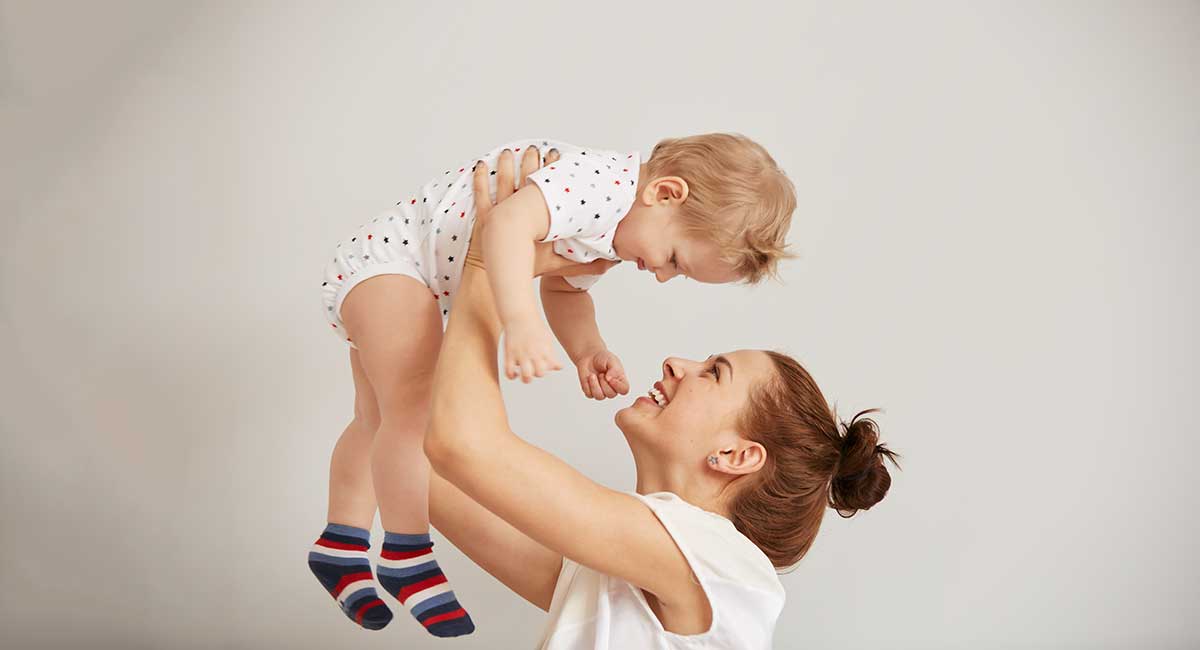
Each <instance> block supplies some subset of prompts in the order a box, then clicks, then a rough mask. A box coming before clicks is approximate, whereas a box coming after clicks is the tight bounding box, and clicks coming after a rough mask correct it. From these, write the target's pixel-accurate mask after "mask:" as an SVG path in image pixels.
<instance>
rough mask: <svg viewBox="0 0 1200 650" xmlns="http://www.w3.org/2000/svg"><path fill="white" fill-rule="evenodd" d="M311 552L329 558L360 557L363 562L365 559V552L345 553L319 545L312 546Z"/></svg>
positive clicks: (338, 549) (343, 550)
mask: <svg viewBox="0 0 1200 650" xmlns="http://www.w3.org/2000/svg"><path fill="white" fill-rule="evenodd" d="M312 552H314V553H320V554H321V555H328V556H330V557H361V558H363V559H364V560H365V559H366V558H367V552H366V551H347V550H345V549H341V548H329V547H328V546H321V545H319V544H313V545H312Z"/></svg>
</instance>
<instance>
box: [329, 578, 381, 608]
mask: <svg viewBox="0 0 1200 650" xmlns="http://www.w3.org/2000/svg"><path fill="white" fill-rule="evenodd" d="M374 588H375V581H374V580H359V581H358V582H351V583H350V584H348V585H346V588H345V589H343V590H342V593H340V594H338V603H340V604H342V605H345V604H346V601H348V600H350V599H351V598H350V597H351V596H355V595H358V593H359V592H361V591H363V590H364V589H374Z"/></svg>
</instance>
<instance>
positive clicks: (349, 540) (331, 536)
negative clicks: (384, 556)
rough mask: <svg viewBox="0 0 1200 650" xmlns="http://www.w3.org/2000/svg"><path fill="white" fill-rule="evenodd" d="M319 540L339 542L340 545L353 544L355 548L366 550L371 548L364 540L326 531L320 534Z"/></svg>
mask: <svg viewBox="0 0 1200 650" xmlns="http://www.w3.org/2000/svg"><path fill="white" fill-rule="evenodd" d="M321 539H327V540H330V541H333V542H340V543H342V544H354V545H356V546H366V547H367V548H371V543H370V542H369V541H368V540H366V539H362V538H361V537H351V536H349V535H339V534H337V533H331V532H328V531H326V532H324V533H321Z"/></svg>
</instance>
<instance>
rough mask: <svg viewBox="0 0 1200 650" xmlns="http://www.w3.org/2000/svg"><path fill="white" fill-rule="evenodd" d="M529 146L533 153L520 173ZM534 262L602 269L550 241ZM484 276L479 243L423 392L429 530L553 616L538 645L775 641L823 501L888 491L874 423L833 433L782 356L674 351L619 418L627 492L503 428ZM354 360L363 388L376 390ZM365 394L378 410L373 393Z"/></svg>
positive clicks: (502, 183) (812, 389)
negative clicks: (558, 252) (565, 255)
mask: <svg viewBox="0 0 1200 650" xmlns="http://www.w3.org/2000/svg"><path fill="white" fill-rule="evenodd" d="M551 154H553V152H551ZM539 156H540V154H539V153H538V152H537V151H536V150H534V151H529V150H527V151H526V152H525V157H524V158H523V160H522V165H521V179H522V180H523V179H524V176H525V174H527V173H529V172H530V171H532V170H533V169H535V168H536V167H537V165H538V163H539V162H540V158H539ZM547 159H548V161H552V160H554V159H555V158H554V157H553V155H551V156H548V158H547ZM512 168H513V165H512V164H511V157H508V158H505V157H502V158H501V160H500V164H499V170H498V171H497V174H498V180H499V182H498V184H497V186H498V188H499V189H498V192H497V200H498V201H501V200H503V199H504V198H506V197H507V196H508V195H510V194H512V187H513V182H512V179H511V177H510V176H511V174H506V172H508V171H509V170H511V169H512ZM487 174H488V170H487V169H486V168H485V167H483V166H480V168H479V169H477V170H476V174H475V179H476V205H477V206H478V217H477V221H478V223H479V224H480V225H477V227H503V224H502V223H497V224H487V223H485V222H486V220H487V218H488V213H489V212H490V209H489V208H488V207H487V206H490V205H491V197H490V196H489V195H488V190H487V182H486V181H487ZM477 239H478V238H475V237H473V240H477ZM535 267H536V268H535V270H536V271H537V273H538V274H539V275H545V274H552V275H554V274H558V275H564V274H574V273H595V272H597V270H601V271H602V270H604V269H597V267H595V266H594V265H588V266H582V265H577V264H571V263H569V262H567V261H566V260H563V259H561V258H557V257H556V256H555V255H554V254H553V253H552V252H551V251H549V249H548V248H547V247H543V248H542V249H540V250H539V253H538V258H537V261H536V264H535ZM484 274H485V271H484V269H483V265H482V260H480V259H479V257H478V252H477V249H476V248H475V247H474V246H472V253H471V255H470V256H469V260H468V268H467V270H465V271H464V274H463V278H462V282H461V285H460V287H459V290H458V292H459V293H458V301H457V305H456V307H455V310H454V312H453V313H452V314H451V317H450V322H449V325H448V327H447V330H446V334H445V339H444V341H443V344H442V350H441V353H440V356H439V363H438V366H437V369H436V372H435V374H434V377H433V381H432V386H431V388H432V390H433V400H432V407H431V413H430V420H429V427H428V431H427V434H426V441H425V451H426V454H427V456H428V457H429V461H430V463H431V465H432V468H433V470H434V471H433V473H432V474H431V476H432V479H431V484H430V517H431V520H432V523H433V525H434V526H435V527H437V528H438V529H439V530H440V531H442V533H443V534H444V535H446V537H447V538H449V539H450V541H451V542H453V543H454V544H455V545H456V546H458V547H459V548H460V549H461V550H462V551H463V552H465V553H466V554H467V555H468V556H469V557H471V559H472V560H474V561H475V562H476V563H477V564H479V565H480V566H481V567H483V568H484V569H485V570H486V571H488V572H489V573H491V574H492V575H493V576H495V577H496V578H497V579H499V580H500V581H501V582H503V583H504V584H505V585H507V586H508V587H509V588H510V589H512V590H513V591H514V592H515V593H517V594H518V595H520V596H521V597H523V598H525V599H526V600H528V601H529V602H531V603H533V604H534V605H536V606H538V607H540V608H542V609H544V610H547V611H549V613H550V620H549V622H548V625H547V628H546V632H545V636H544V638H543V640H542V644H541V647H542V648H555V649H557V648H582V647H586V648H622V649H623V648H681V647H687V648H701V647H702V648H769V647H770V646H771V637H772V633H773V631H774V626H775V620H776V618H777V617H778V615H779V612H780V610H781V609H782V607H783V600H784V593H783V588H782V585H781V584H780V582H779V579H778V577H777V575H776V569H779V568H784V567H788V566H790V565H792V564H794V563H795V562H797V561H798V560H799V559H800V558H801V557H802V556H803V555H804V553H805V552H806V551H807V550H808V548H809V546H810V545H811V544H812V541H813V538H814V537H815V535H816V533H817V529H818V527H819V526H820V522H821V518H822V515H823V514H824V509H825V508H826V507H827V506H832V507H834V508H836V509H838V511H839V512H840V513H842V514H843V515H844V516H850V515H852V514H853V513H854V512H855V511H857V510H860V509H867V508H870V507H871V506H872V505H874V504H875V503H877V502H878V501H879V500H880V499H882V498H883V496H884V494H885V493H886V492H887V489H888V486H889V485H890V482H891V480H890V477H889V475H888V472H887V470H886V468H885V467H884V465H883V458H884V457H889V458H890V457H891V456H892V452H890V451H889V450H888V449H886V447H884V446H883V445H880V444H878V431H877V429H876V427H875V424H874V423H873V422H872V421H871V420H869V419H866V418H862V417H860V416H861V415H862V414H859V416H855V418H854V419H853V420H852V421H851V422H850V423H849V424H848V425H845V424H843V425H842V427H843V428H842V430H839V427H838V424H837V422H836V420H835V418H834V415H833V414H832V412H831V411H830V409H829V408H828V406H827V404H826V402H825V400H824V398H823V397H822V395H821V393H820V391H819V390H818V388H817V386H816V384H815V383H814V382H813V380H812V378H811V377H809V375H808V373H807V372H805V371H804V369H803V368H801V367H800V366H799V365H798V364H797V363H796V362H795V361H794V360H792V359H791V358H789V357H787V356H784V355H781V354H777V353H774V352H764V351H754V350H739V351H736V352H730V353H726V354H723V355H719V356H716V357H710V358H709V359H706V360H704V361H689V360H685V359H677V358H669V359H666V360H665V361H664V363H663V378H662V380H661V381H660V382H656V383H655V386H654V389H653V391H652V395H653V396H654V399H651V397H647V396H643V397H639V398H638V399H637V400H636V401H635V402H634V403H633V405H631V406H629V407H627V408H625V409H622V410H621V411H620V412H618V413H617V417H616V422H617V425H618V427H619V428H620V429H621V431H622V432H623V433H624V434H625V437H626V440H627V442H628V443H629V447H630V451H631V452H632V453H633V457H634V463H635V465H636V468H637V490H636V492H634V493H624V492H617V491H614V490H610V489H608V488H606V487H604V486H601V485H599V484H597V483H595V482H593V481H591V480H590V479H588V478H587V477H585V476H583V475H582V474H580V473H579V472H577V471H575V470H574V469H572V468H571V467H570V466H568V465H567V464H565V463H564V462H562V461H561V460H559V459H558V458H556V457H555V456H553V455H551V454H549V453H547V452H545V451H543V450H541V449H539V448H537V447H534V446H532V445H530V444H528V443H526V442H525V441H524V440H522V439H521V438H519V437H517V436H516V435H515V434H514V433H513V432H512V431H511V430H510V429H509V427H508V424H507V419H506V416H505V412H504V405H503V403H502V401H501V396H500V387H499V382H498V378H497V376H498V375H497V365H496V345H497V342H498V339H499V334H500V331H499V321H498V320H497V317H496V313H495V307H494V305H493V303H492V296H491V291H490V288H489V286H488V283H487V278H486V276H485V275H484ZM373 281H374V279H373V280H372V281H369V282H366V283H364V284H363V286H362V287H360V288H359V289H358V290H357V291H356V292H355V293H354V294H352V296H351V298H354V299H356V300H358V301H360V302H362V303H363V304H360V305H359V309H368V308H370V305H369V304H368V303H370V302H373V301H385V300H386V299H387V296H386V291H385V290H384V289H383V288H382V285H379V286H377V287H376V289H375V290H371V289H370V285H371V283H372V282H373ZM349 300H350V298H348V299H347V302H349ZM345 311H348V312H350V313H354V311H355V309H349V310H345ZM346 325H347V327H348V328H349V329H351V331H352V332H353V323H352V322H351V321H349V320H347V322H346ZM354 336H356V337H358V336H359V334H358V333H354ZM354 354H355V351H354V350H352V351H351V357H352V358H351V362H352V366H353V367H354V372H355V385H356V388H357V389H358V390H359V394H360V396H362V395H363V394H364V393H365V394H367V395H370V394H372V393H373V389H372V380H373V378H371V377H369V376H368V374H367V373H365V372H364V371H363V370H362V368H361V365H360V364H359V363H358V362H357V361H356V360H355V359H354V358H353V357H354ZM357 404H359V406H360V410H361V411H363V412H370V410H371V407H372V403H371V400H370V398H369V397H368V398H365V399H363V398H360V400H359V402H357ZM376 411H377V407H376Z"/></svg>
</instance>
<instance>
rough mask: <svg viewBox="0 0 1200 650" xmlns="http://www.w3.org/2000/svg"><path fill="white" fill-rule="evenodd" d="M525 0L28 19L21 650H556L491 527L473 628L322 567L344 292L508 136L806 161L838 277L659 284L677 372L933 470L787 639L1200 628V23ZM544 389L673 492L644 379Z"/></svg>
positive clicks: (1123, 6) (18, 542)
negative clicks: (407, 612)
mask: <svg viewBox="0 0 1200 650" xmlns="http://www.w3.org/2000/svg"><path fill="white" fill-rule="evenodd" d="M510 4H512V6H511V7H504V6H502V5H503V3H469V2H461V1H459V2H447V3H436V4H435V3H427V4H409V5H403V4H399V3H379V4H365V3H360V4H355V5H353V6H349V5H347V6H341V5H340V3H334V2H328V3H308V4H303V5H302V4H300V3H283V2H279V3H271V4H267V3H254V4H246V3H240V2H238V3H234V2H229V3H216V4H212V3H207V4H194V3H186V4H168V3H162V2H151V1H148V0H147V1H131V0H120V1H109V2H103V3H102V2H95V3H93V2H44V1H38V2H28V1H26V2H12V1H11V0H3V1H0V38H2V40H0V127H2V128H0V152H3V157H2V165H3V167H2V168H0V208H2V215H3V226H4V228H3V237H2V240H0V241H2V243H0V245H2V247H3V248H2V255H0V263H2V264H3V266H2V274H0V280H2V283H0V301H2V302H0V319H2V320H0V340H3V344H2V345H0V355H2V356H0V368H3V371H2V375H0V380H2V382H3V383H2V385H0V406H2V408H0V426H2V431H3V436H2V437H0V506H2V508H3V510H2V517H0V540H2V543H3V552H0V581H2V582H3V586H2V588H0V645H2V646H4V647H8V648H35V647H47V648H50V647H67V646H76V647H94V648H108V647H111V648H134V647H147V648H150V647H154V648H166V647H171V648H269V647H289V648H327V647H347V648H350V647H354V648H425V647H462V648H467V647H470V648H521V647H529V646H530V644H532V643H533V641H534V640H535V639H536V638H537V637H538V635H539V633H540V630H541V626H542V621H543V620H544V617H543V614H542V613H541V612H539V611H537V610H536V609H534V608H533V607H531V606H529V605H526V604H524V603H522V602H521V601H519V600H518V599H517V598H516V597H515V596H512V595H510V594H509V593H507V591H506V590H505V589H504V588H503V587H502V586H501V585H499V583H497V582H496V581H494V580H492V579H491V578H490V577H489V576H487V575H486V574H484V573H483V572H482V571H481V570H479V569H478V568H476V567H474V565H472V564H471V563H470V562H469V561H468V560H466V559H465V558H464V557H463V556H461V555H460V554H458V553H457V552H456V551H455V550H453V549H452V548H451V547H450V546H449V545H448V544H444V543H443V544H441V545H440V546H439V548H441V558H442V563H443V565H444V566H445V567H446V568H447V572H448V573H449V575H450V576H451V577H452V579H453V580H454V584H455V587H456V589H457V591H458V593H459V594H460V595H461V596H462V598H463V601H464V602H465V603H466V604H467V606H468V607H470V608H471V612H472V615H473V616H474V618H475V620H476V621H477V623H478V625H479V630H478V632H477V633H476V634H475V635H474V636H473V637H470V638H466V639H461V640H456V641H451V642H443V643H434V642H433V641H431V640H430V638H429V637H427V636H425V634H424V632H422V631H421V630H420V629H419V628H418V627H417V626H416V625H415V624H414V623H411V622H410V621H407V620H405V619H403V618H401V619H398V620H397V621H396V623H394V624H393V625H392V627H391V628H389V629H387V630H385V631H384V632H381V633H372V634H368V633H364V632H360V631H358V630H357V629H355V628H354V626H353V625H351V624H350V623H349V622H348V621H346V620H345V619H344V618H343V617H342V615H341V614H340V613H338V612H337V611H336V609H335V608H334V606H333V604H332V603H331V602H330V600H329V596H328V595H326V594H325V593H323V592H322V590H321V589H320V587H318V585H317V583H316V582H315V580H314V579H313V578H312V576H311V575H310V574H309V573H308V569H307V568H306V566H305V554H306V552H307V547H308V545H309V544H310V543H311V541H312V540H313V539H314V538H315V536H316V535H317V533H318V532H319V531H320V529H321V527H322V525H323V523H324V512H325V492H326V471H327V463H328V460H329V452H330V450H331V449H332V445H333V443H334V440H335V438H336V436H337V435H338V434H339V433H340V431H341V429H342V427H343V426H344V425H345V424H346V422H347V421H348V418H349V416H350V413H351V403H352V386H351V383H350V373H349V365H348V362H347V352H346V350H345V348H344V347H342V346H341V345H339V344H338V342H337V340H336V338H335V337H334V336H333V334H331V333H330V332H329V331H327V330H328V326H327V325H326V324H325V322H324V320H323V318H322V314H321V307H320V301H319V293H318V287H319V284H320V271H321V269H322V266H323V264H324V262H326V261H327V256H328V255H329V251H330V250H331V248H332V246H333V243H334V242H335V241H336V240H337V239H339V238H340V237H342V236H344V235H346V234H347V233H348V232H349V231H350V230H351V229H353V228H355V227H357V226H358V225H359V224H360V223H362V222H364V221H365V220H366V219H367V218H368V217H369V216H370V215H372V214H373V213H374V212H375V211H376V210H379V209H381V208H382V207H385V206H387V205H390V204H391V203H392V202H394V201H396V200H398V197H400V196H403V195H405V193H407V192H409V191H410V190H411V189H413V188H415V187H416V186H417V185H419V184H420V183H422V182H424V181H425V180H426V179H427V178H429V177H431V176H432V175H434V174H436V173H437V172H438V171H439V170H441V169H442V168H443V166H444V165H446V164H450V163H453V162H455V161H460V160H463V159H464V158H466V157H470V156H471V155H473V154H475V153H476V152H478V151H482V150H484V148H485V147H490V146H493V145H495V144H498V143H500V142H504V141H506V140H509V139H514V138H519V137H529V136H534V135H540V134H547V135H552V136H554V137H559V138H563V139H566V140H569V141H574V142H579V143H594V144H595V145H597V146H605V147H611V148H618V149H619V148H630V149H633V148H637V149H639V150H641V151H642V152H643V154H648V153H649V151H650V148H651V147H652V146H653V144H654V142H656V140H657V139H658V138H660V137H665V136H673V135H683V134H690V133H697V132H706V131H716V130H730V131H740V132H743V133H746V134H747V135H749V136H751V137H753V138H756V139H757V140H759V141H760V142H762V143H763V144H765V145H766V146H767V147H768V148H769V149H770V150H771V151H772V152H773V154H774V155H775V157H776V158H777V160H778V161H779V162H780V163H781V164H782V166H783V167H784V168H785V169H786V170H787V171H788V173H789V175H790V176H791V177H792V178H793V179H794V180H795V182H796V185H797V187H798V189H799V201H800V204H799V210H798V211H797V214H796V220H795V226H794V227H793V229H792V235H791V240H792V241H793V242H794V244H795V248H796V250H797V251H798V252H799V253H800V254H801V256H802V257H801V259H800V260H799V261H797V262H794V263H790V264H788V265H787V266H786V267H785V268H784V274H785V283H783V284H769V285H766V286H762V287H759V288H756V289H751V290H747V289H744V288H738V287H715V288H714V287H709V286H702V285H698V284H694V283H689V282H687V281H684V280H679V281H675V282H672V283H671V284H670V285H667V286H665V287H664V286H658V285H657V284H655V283H654V282H652V281H651V280H650V278H648V277H646V276H645V275H643V274H638V273H637V272H636V270H634V269H631V268H618V269H616V270H615V271H614V272H613V273H612V274H611V275H610V277H609V278H607V279H606V280H605V281H604V282H601V283H600V284H599V285H598V286H597V288H596V289H595V293H596V295H597V302H598V304H599V305H600V306H601V311H600V321H601V326H602V328H603V331H604V332H605V334H606V336H607V338H608V340H609V342H610V344H611V345H612V346H613V348H614V349H615V350H617V351H618V352H619V353H620V354H621V355H622V356H623V358H624V359H625V362H626V364H627V367H628V370H629V372H630V375H631V378H632V381H633V384H634V386H635V390H639V391H640V390H641V389H643V388H645V387H648V386H649V384H650V382H651V381H652V379H653V378H654V377H656V374H655V373H656V372H657V368H658V365H659V363H660V362H661V360H662V358H663V357H664V356H665V355H668V354H679V355H688V356H692V357H697V358H699V357H704V356H706V355H708V354H710V353H714V352H718V351H722V350H728V349H733V348H737V347H744V346H766V347H774V348H779V349H783V350H785V351H789V352H791V353H793V354H795V355H797V356H798V358H800V359H801V361H802V362H803V363H805V364H806V365H807V367H808V368H809V369H810V370H811V371H812V372H813V374H814V376H815V377H816V378H817V380H818V381H819V383H820V384H821V386H822V387H823V389H824V391H825V393H826V395H827V397H829V398H830V399H831V400H836V401H837V405H838V407H839V410H840V411H841V412H842V413H844V414H847V415H848V414H851V413H852V412H853V411H855V410H857V409H860V408H867V407H873V406H881V407H884V408H886V409H887V412H886V414H885V415H883V416H882V417H881V418H880V422H881V424H882V427H883V431H884V434H885V436H886V437H887V439H888V440H889V441H890V443H891V444H892V445H893V446H894V447H895V448H896V449H897V450H899V451H901V452H902V453H903V454H904V455H905V462H904V471H903V472H899V473H896V474H895V480H894V483H893V486H892V492H891V494H890V495H889V496H888V498H887V499H886V500H885V501H883V502H882V503H881V504H880V505H879V506H878V507H877V508H876V509H874V510H872V511H870V512H866V513H863V514H862V515H861V516H859V517H855V518H854V519H852V520H848V521H843V520H840V519H838V518H837V517H836V516H832V515H831V516H830V517H829V518H827V519H826V522H825V528H824V529H823V531H822V533H821V535H820V537H819V539H818V540H817V543H816V545H815V546H814V548H813V550H812V552H811V553H810V554H809V556H808V557H807V558H806V559H805V560H804V561H803V562H802V564H801V565H800V567H799V568H798V569H797V570H796V571H795V572H793V573H791V574H789V575H786V576H784V578H783V581H784V584H785V585H786V587H787V590H788V602H787V607H786V609H785V610H784V613H783V616H782V618H781V620H780V621H779V625H778V629H777V646H778V647H780V648H1084V647H1087V648H1093V647H1096V648H1099V647H1111V648H1119V647H1138V648H1171V647H1178V648H1182V647H1196V646H1197V644H1200V625H1198V624H1197V622H1196V613H1197V611H1198V610H1200V580H1198V578H1200V571H1198V569H1197V560H1196V557H1195V555H1194V553H1195V548H1196V542H1197V514H1196V513H1197V512H1200V499H1198V497H1197V495H1196V488H1197V483H1198V481H1197V478H1196V474H1197V472H1196V470H1195V469H1194V463H1195V456H1194V454H1193V453H1192V451H1193V447H1194V445H1193V444H1192V439H1193V437H1194V436H1195V435H1196V433H1197V431H1196V429H1197V427H1196V426H1195V424H1194V420H1193V414H1192V412H1191V411H1192V408H1193V406H1194V397H1193V396H1194V395H1195V393H1196V391H1197V389H1200V375H1198V372H1197V369H1196V361H1197V357H1198V355H1197V338H1196V334H1195V332H1196V331H1197V330H1198V329H1200V323H1198V322H1197V321H1198V318H1197V302H1198V296H1200V291H1197V289H1198V287H1197V279H1198V278H1200V273H1198V271H1200V269H1198V268H1197V266H1198V265H1197V261H1196V256H1195V253H1194V248H1195V246H1196V244H1197V240H1198V239H1200V238H1198V236H1197V235H1198V234H1200V233H1198V230H1200V227H1198V225H1197V217H1198V216H1200V210H1198V206H1200V189H1198V188H1200V120H1198V118H1197V115H1200V92H1198V90H1197V81H1196V80H1197V78H1200V76H1198V74H1197V68H1198V66H1200V5H1198V4H1197V3H1195V2H1190V3H1181V2H1174V3H1167V2H1153V3H1135V2H1125V3H1019V4H1013V3H989V4H986V5H985V4H978V3H973V4H970V5H967V4H964V3H938V4H929V3H919V4H916V3H905V4H904V5H903V6H897V5H892V4H890V3H877V4H874V3H872V4H859V3H838V4H837V6H836V7H835V6H819V5H816V4H795V3H786V4H785V3H763V4H755V3H750V2H738V3H734V4H732V5H730V4H711V5H708V4H700V3H680V4H664V3H656V2H655V3H651V2H623V1H612V2H605V3H594V4H588V5H577V4H576V3H567V2H559V3H548V4H537V5H535V4H526V3H519V4H518V3H510ZM506 394H507V396H508V398H509V400H510V404H511V409H512V416H513V421H514V426H515V428H516V430H517V431H518V432H520V433H522V434H523V435H526V436H527V437H528V438H529V439H530V440H532V441H534V442H536V443H537V444H539V445H542V446H544V447H545V448H547V449H549V450H552V451H553V452H554V453H557V454H559V455H561V456H562V457H563V458H565V459H567V460H568V461H569V462H571V463H573V464H574V465H576V466H577V467H579V468H580V469H581V470H582V471H584V472H585V473H587V474H588V475H590V476H592V477H594V478H595V479H596V480H598V481H601V482H603V483H605V484H607V485H610V486H613V487H616V488H621V489H629V488H631V487H632V478H633V470H632V462H631V461H630V458H629V455H628V451H627V449H626V446H625V444H624V442H623V439H622V438H621V436H620V434H619V432H617V431H616V429H615V427H614V426H613V425H612V415H613V413H614V412H615V410H616V409H617V408H619V407H620V406H623V405H625V404H627V403H628V402H629V401H630V400H629V398H626V399H623V400H620V401H617V402H612V401H608V402H603V403H596V402H589V401H585V400H584V399H583V398H582V397H581V396H580V395H579V394H578V386H577V383H576V381H575V380H574V379H573V378H572V376H571V375H568V374H567V373H560V374H558V375H556V376H555V377H553V378H552V379H549V380H545V381H542V382H540V383H537V384H535V385H534V386H532V387H522V386H520V385H519V384H518V385H508V386H506ZM400 615H401V616H404V614H403V613H401V614H400Z"/></svg>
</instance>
